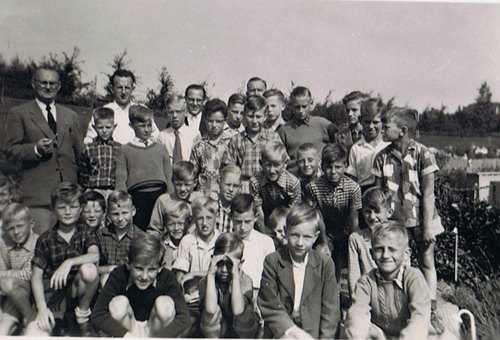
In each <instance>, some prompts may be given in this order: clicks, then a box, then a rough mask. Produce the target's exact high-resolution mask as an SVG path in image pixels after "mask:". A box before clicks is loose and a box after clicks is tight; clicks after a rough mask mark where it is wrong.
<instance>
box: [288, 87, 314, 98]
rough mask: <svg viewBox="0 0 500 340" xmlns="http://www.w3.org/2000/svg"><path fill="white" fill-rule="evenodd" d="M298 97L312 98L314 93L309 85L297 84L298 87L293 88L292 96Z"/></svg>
mask: <svg viewBox="0 0 500 340" xmlns="http://www.w3.org/2000/svg"><path fill="white" fill-rule="evenodd" d="M297 97H309V98H312V94H311V91H310V90H309V89H308V88H307V87H304V86H297V87H296V88H294V89H293V91H292V93H291V94H290V98H297Z"/></svg>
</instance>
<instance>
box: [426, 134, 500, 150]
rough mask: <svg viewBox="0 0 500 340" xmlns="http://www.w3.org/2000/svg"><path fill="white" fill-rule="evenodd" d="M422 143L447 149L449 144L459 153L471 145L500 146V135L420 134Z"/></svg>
mask: <svg viewBox="0 0 500 340" xmlns="http://www.w3.org/2000/svg"><path fill="white" fill-rule="evenodd" d="M419 141H420V143H422V144H424V145H426V146H433V147H435V148H437V149H445V148H446V147H447V146H450V145H451V146H453V147H454V148H455V149H456V150H457V153H458V154H460V155H461V154H463V153H465V150H466V149H467V148H468V147H469V146H470V145H471V144H474V145H476V146H485V147H487V148H500V136H478V137H453V136H439V135H426V134H422V133H421V134H420V138H419Z"/></svg>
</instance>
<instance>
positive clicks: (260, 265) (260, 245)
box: [241, 229, 276, 289]
mask: <svg viewBox="0 0 500 340" xmlns="http://www.w3.org/2000/svg"><path fill="white" fill-rule="evenodd" d="M243 244H244V248H243V257H242V260H243V263H242V265H241V269H242V270H243V272H245V274H247V275H248V276H250V278H251V279H252V283H253V287H254V288H255V289H259V288H260V280H261V278H262V270H263V269H264V260H265V258H266V256H267V255H269V254H271V253H272V252H274V251H275V250H276V249H275V248H274V242H273V239H272V238H270V237H269V236H267V235H264V234H262V233H261V232H259V231H257V230H255V229H253V230H252V231H251V232H250V234H249V235H248V238H247V239H246V240H243Z"/></svg>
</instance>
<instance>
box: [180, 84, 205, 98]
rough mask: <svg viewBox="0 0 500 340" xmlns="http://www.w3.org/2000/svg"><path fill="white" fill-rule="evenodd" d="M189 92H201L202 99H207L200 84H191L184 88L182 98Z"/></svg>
mask: <svg viewBox="0 0 500 340" xmlns="http://www.w3.org/2000/svg"><path fill="white" fill-rule="evenodd" d="M189 90H195V91H201V92H203V98H206V97H207V91H206V90H205V88H204V87H203V85H200V84H191V85H189V86H188V87H186V91H185V92H184V96H185V97H186V98H187V96H188V92H189Z"/></svg>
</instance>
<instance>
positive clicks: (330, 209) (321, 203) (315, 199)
mask: <svg viewBox="0 0 500 340" xmlns="http://www.w3.org/2000/svg"><path fill="white" fill-rule="evenodd" d="M307 191H308V193H307V197H309V199H310V201H311V203H312V204H313V205H315V206H316V207H317V208H318V209H320V211H321V213H322V214H323V219H324V221H325V228H326V234H327V235H328V236H329V237H331V238H332V239H334V240H342V239H345V238H346V237H347V236H348V235H349V230H348V226H347V224H348V222H349V213H350V212H351V210H359V209H361V188H360V187H359V185H358V184H357V183H356V182H354V181H353V180H352V179H350V178H347V177H346V176H343V177H342V178H341V179H340V181H339V183H338V184H337V185H336V186H335V187H334V186H333V185H332V184H331V183H330V182H329V181H328V180H327V179H326V177H325V176H321V177H319V178H317V179H316V180H314V181H312V182H311V183H309V185H308V186H307Z"/></svg>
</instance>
